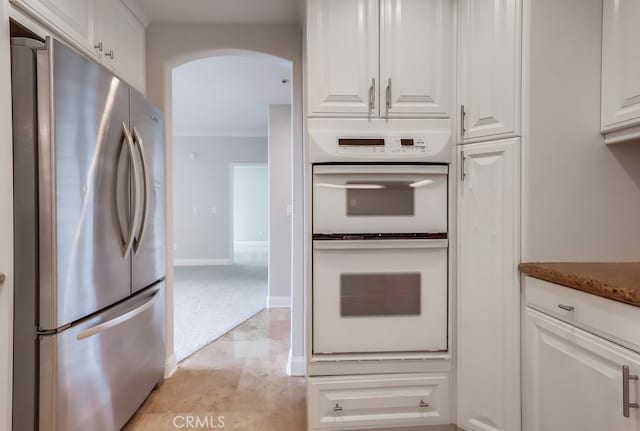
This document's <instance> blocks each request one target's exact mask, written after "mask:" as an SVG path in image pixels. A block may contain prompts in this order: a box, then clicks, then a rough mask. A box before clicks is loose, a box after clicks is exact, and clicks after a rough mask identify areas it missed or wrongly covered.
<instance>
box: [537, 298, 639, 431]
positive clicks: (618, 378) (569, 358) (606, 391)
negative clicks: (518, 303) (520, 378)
mask: <svg viewBox="0 0 640 431" xmlns="http://www.w3.org/2000/svg"><path fill="white" fill-rule="evenodd" d="M525 321H526V332H525V339H526V341H525V360H524V363H525V365H524V367H525V376H524V377H525V391H524V398H525V424H526V429H527V431H552V430H567V431H569V430H576V431H577V430H580V431H603V430H607V431H637V430H638V429H640V412H639V411H638V409H637V408H631V409H629V417H625V416H624V415H623V393H625V392H626V393H627V394H628V395H629V397H630V398H629V402H631V403H637V402H639V401H638V399H639V394H640V385H639V384H638V381H637V380H636V381H634V380H629V389H628V391H626V388H624V387H623V386H624V384H623V380H624V379H623V377H624V376H623V366H627V367H629V371H630V374H632V375H638V374H639V373H640V355H638V354H636V353H633V352H631V351H630V350H626V349H623V348H621V347H619V346H617V345H615V344H613V343H610V342H608V341H606V340H604V339H602V338H599V337H596V336H594V335H592V334H589V333H587V332H584V331H582V330H580V329H577V328H575V327H573V326H570V325H568V324H566V323H563V322H561V321H559V320H557V319H554V318H552V317H549V316H547V315H545V314H542V313H539V312H537V311H535V310H533V309H531V308H527V309H526V318H525Z"/></svg>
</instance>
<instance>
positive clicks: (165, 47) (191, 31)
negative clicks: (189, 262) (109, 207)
mask: <svg viewBox="0 0 640 431" xmlns="http://www.w3.org/2000/svg"><path fill="white" fill-rule="evenodd" d="M301 45H302V36H301V32H300V28H299V27H298V26H290V25H256V24H249V25H241V24H194V23H156V24H152V25H150V26H149V27H148V29H147V95H148V97H149V98H150V100H151V101H152V102H153V103H155V104H156V105H157V106H160V107H161V108H163V110H164V112H165V129H166V133H165V139H166V145H167V150H168V153H169V154H171V151H172V150H171V149H172V146H173V142H172V137H171V133H170V131H171V130H172V118H171V112H170V110H171V69H172V68H173V67H175V66H178V65H180V64H183V63H186V62H188V61H192V60H196V59H198V58H204V57H207V56H211V55H221V54H224V53H227V54H228V53H229V50H231V51H234V50H236V51H237V50H243V51H249V52H253V53H262V54H263V55H265V54H266V55H269V56H274V57H278V58H280V59H284V60H285V61H288V62H290V63H291V65H292V70H293V72H292V93H293V97H292V106H293V124H292V130H293V143H292V160H293V161H294V164H293V168H292V169H293V174H292V177H293V181H292V184H293V186H292V187H293V197H292V204H293V218H292V225H293V241H292V243H293V246H294V249H293V250H292V255H293V266H292V272H293V286H294V289H293V290H292V303H293V304H294V307H293V309H292V338H291V355H290V356H292V360H296V361H299V362H304V360H301V359H300V358H301V357H302V355H303V354H304V348H303V346H304V338H303V335H304V330H303V328H304V320H303V314H302V309H301V308H300V306H301V305H302V301H303V299H302V298H303V295H304V279H303V265H304V263H303V253H304V250H303V221H304V220H303V213H302V210H303V206H302V192H303V188H304V178H303V175H302V171H303V167H304V159H303V147H302V49H301ZM172 175H173V165H172V161H171V160H170V159H168V160H167V181H169V182H170V181H172V178H173V177H172ZM172 207H173V196H172V195H171V193H170V192H169V193H168V195H167V213H168V218H167V241H168V243H169V244H171V243H172V242H173V238H172V229H173V217H172V215H171V209H172ZM167 261H168V266H169V265H171V263H172V262H173V251H172V250H168V256H167ZM167 298H168V299H167V371H168V373H169V374H170V373H171V372H172V371H173V370H174V369H175V361H174V358H175V355H173V321H172V316H173V271H172V268H171V267H169V268H168V271H167ZM296 310H298V312H296Z"/></svg>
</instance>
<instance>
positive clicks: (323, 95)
mask: <svg viewBox="0 0 640 431" xmlns="http://www.w3.org/2000/svg"><path fill="white" fill-rule="evenodd" d="M378 20H379V15H378V0H313V1H311V2H310V3H309V10H308V25H307V35H308V36H307V58H308V64H307V71H308V72H307V75H308V87H307V90H308V95H309V113H308V114H309V116H312V117H313V116H341V115H342V116H350V117H366V116H369V115H371V116H378V112H379V105H380V103H379V97H378V89H379V85H378V84H379V82H378V34H379V23H378Z"/></svg>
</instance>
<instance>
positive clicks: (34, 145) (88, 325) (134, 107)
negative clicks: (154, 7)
mask: <svg viewBox="0 0 640 431" xmlns="http://www.w3.org/2000/svg"><path fill="white" fill-rule="evenodd" d="M11 44H12V46H11V73H12V76H11V79H12V100H13V126H14V138H13V150H14V208H15V210H14V216H15V228H14V234H15V237H14V244H15V245H14V247H15V276H16V277H15V309H14V312H15V314H14V316H15V317H14V321H15V325H14V326H15V330H14V373H13V378H14V382H13V385H14V389H13V395H14V409H13V430H14V431H25V430H29V431H33V430H39V431H53V430H55V431H76V430H77V431H87V430H91V431H101V430H105V431H107V430H109V431H112V430H118V429H120V428H122V427H123V426H124V424H125V423H126V422H127V421H128V420H129V419H130V418H131V416H132V415H133V414H134V412H135V411H136V409H137V408H138V407H139V406H140V405H141V404H142V403H143V401H144V400H145V398H146V397H147V396H148V395H149V393H150V392H151V391H152V389H153V388H154V386H155V385H156V384H157V383H158V382H159V381H161V379H162V376H163V372H164V358H165V286H164V284H165V283H164V278H165V212H164V211H165V210H164V195H165V175H164V162H165V155H164V142H163V133H164V131H163V118H162V114H161V113H160V111H159V110H158V109H157V108H155V107H154V106H152V105H151V104H150V103H149V102H148V101H147V100H146V99H145V98H144V96H143V95H142V94H140V93H139V92H137V91H136V90H134V89H133V88H131V87H130V86H129V85H127V84H126V83H125V82H123V81H122V80H121V79H119V78H118V77H116V76H114V75H113V74H111V73H110V72H109V71H108V70H107V69H106V68H104V67H102V66H100V65H99V64H97V63H95V62H93V61H91V60H89V59H88V58H86V57H84V56H82V55H80V54H78V53H77V52H75V51H74V50H72V49H70V48H69V47H67V46H65V45H64V44H63V43H61V42H59V41H57V40H54V39H50V38H48V39H47V40H46V41H45V42H44V43H43V42H41V41H37V40H33V39H28V38H14V39H12V41H11Z"/></svg>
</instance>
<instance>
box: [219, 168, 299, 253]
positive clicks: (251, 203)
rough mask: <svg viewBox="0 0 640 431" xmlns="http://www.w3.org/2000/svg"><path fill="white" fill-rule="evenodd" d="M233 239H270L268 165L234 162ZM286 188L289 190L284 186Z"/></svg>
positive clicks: (264, 241) (258, 240)
mask: <svg viewBox="0 0 640 431" xmlns="http://www.w3.org/2000/svg"><path fill="white" fill-rule="evenodd" d="M232 172H233V179H232V180H231V183H232V189H233V190H232V194H233V209H232V214H233V217H232V219H233V241H234V243H236V242H260V243H265V244H266V242H267V241H268V240H269V169H268V168H267V165H266V164H264V165H233V166H232ZM287 191H288V190H287Z"/></svg>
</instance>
